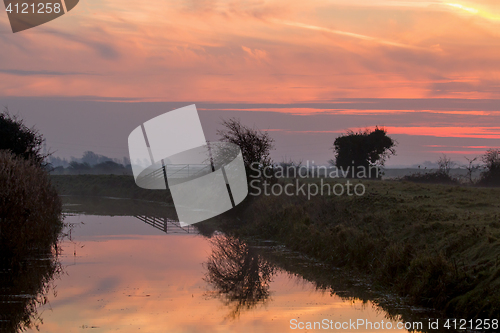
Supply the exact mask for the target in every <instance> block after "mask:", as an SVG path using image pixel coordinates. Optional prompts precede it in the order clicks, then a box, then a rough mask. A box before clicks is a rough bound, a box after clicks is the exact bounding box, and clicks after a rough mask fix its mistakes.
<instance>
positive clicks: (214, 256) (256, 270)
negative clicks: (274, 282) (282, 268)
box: [204, 235, 276, 318]
mask: <svg viewBox="0 0 500 333" xmlns="http://www.w3.org/2000/svg"><path fill="white" fill-rule="evenodd" d="M210 243H211V245H212V253H211V255H210V257H209V258H208V260H207V262H206V263H205V266H206V269H207V273H206V275H205V278H204V280H205V281H206V282H208V283H209V284H210V285H211V286H212V287H213V291H212V293H211V294H212V296H215V297H219V298H220V299H222V300H223V302H224V304H225V305H226V306H228V307H229V308H230V309H231V310H230V313H229V317H230V318H236V317H238V316H239V315H240V313H241V311H242V310H245V309H252V308H254V307H256V306H257V304H259V303H261V304H264V303H265V302H266V301H267V300H268V299H269V296H270V292H269V283H270V282H271V278H272V277H273V275H274V273H275V272H276V268H275V267H274V266H273V265H271V264H269V263H268V262H267V261H266V260H264V259H263V258H262V256H261V255H260V254H258V253H257V252H256V250H255V249H254V248H252V247H251V246H249V245H248V244H246V243H245V242H243V241H241V240H240V239H238V238H236V237H231V236H224V235H217V236H214V237H213V238H212V239H211V240H210Z"/></svg>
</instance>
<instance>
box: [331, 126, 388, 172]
mask: <svg viewBox="0 0 500 333" xmlns="http://www.w3.org/2000/svg"><path fill="white" fill-rule="evenodd" d="M395 146H396V141H394V140H393V139H392V138H390V137H389V136H387V131H386V130H385V129H384V128H379V127H375V129H374V130H373V131H370V130H368V129H366V130H364V131H358V132H354V131H351V130H350V131H348V132H347V134H345V135H342V136H340V137H338V138H337V139H335V142H334V144H333V149H334V151H335V165H336V166H337V167H338V168H342V169H347V168H348V167H353V166H354V167H356V168H357V167H365V168H366V169H368V168H369V167H370V166H383V165H384V163H385V160H386V159H387V158H389V157H390V156H391V155H395V154H396V150H395V148H394V147H395Z"/></svg>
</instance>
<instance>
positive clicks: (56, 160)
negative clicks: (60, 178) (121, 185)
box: [47, 151, 132, 175]
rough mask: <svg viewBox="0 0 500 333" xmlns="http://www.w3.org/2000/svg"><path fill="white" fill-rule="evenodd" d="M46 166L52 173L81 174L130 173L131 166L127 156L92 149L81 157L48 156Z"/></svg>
mask: <svg viewBox="0 0 500 333" xmlns="http://www.w3.org/2000/svg"><path fill="white" fill-rule="evenodd" d="M47 161H48V164H47V167H48V169H49V171H50V173H51V174H54V175H81V174H115V175H131V174H132V167H131V165H130V160H129V159H128V158H127V157H124V158H123V159H118V158H111V157H107V156H104V155H99V154H96V153H94V152H93V151H86V152H84V153H83V156H82V157H81V158H75V157H72V158H71V159H70V161H68V160H67V159H65V158H62V159H61V158H60V157H54V156H48V158H47Z"/></svg>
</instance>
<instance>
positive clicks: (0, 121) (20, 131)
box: [0, 109, 45, 166]
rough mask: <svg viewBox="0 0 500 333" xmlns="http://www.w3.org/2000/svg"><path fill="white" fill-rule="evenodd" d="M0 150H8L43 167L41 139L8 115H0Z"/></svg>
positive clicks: (19, 121)
mask: <svg viewBox="0 0 500 333" xmlns="http://www.w3.org/2000/svg"><path fill="white" fill-rule="evenodd" d="M0 133H2V135H0V150H3V149H7V150H10V151H11V152H12V153H13V154H14V155H16V156H19V157H21V158H23V159H25V160H30V161H32V163H34V164H37V165H40V166H43V165H44V159H45V156H44V155H43V154H42V153H41V151H42V143H43V141H44V140H43V137H42V135H41V134H39V133H38V131H37V130H36V129H34V128H28V127H27V126H26V125H25V124H24V123H23V121H22V119H19V118H17V117H16V116H12V115H10V114H9V112H8V110H7V109H5V111H3V112H1V113H0Z"/></svg>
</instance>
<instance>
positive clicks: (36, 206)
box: [0, 151, 63, 264]
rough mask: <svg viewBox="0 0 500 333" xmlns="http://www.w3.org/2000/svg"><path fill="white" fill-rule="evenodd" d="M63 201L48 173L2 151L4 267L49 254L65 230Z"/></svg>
mask: <svg viewBox="0 0 500 333" xmlns="http://www.w3.org/2000/svg"><path fill="white" fill-rule="evenodd" d="M62 227H63V222H62V218H61V201H60V199H59V197H58V195H57V192H56V190H55V189H54V188H53V187H52V185H51V184H50V181H49V177H48V175H47V173H46V171H45V170H43V169H42V168H40V167H39V166H38V165H36V164H35V163H33V162H30V161H27V160H24V159H20V158H16V157H14V155H12V154H11V153H9V152H8V151H0V250H1V254H2V256H1V258H0V260H1V261H2V263H3V264H8V263H9V262H11V263H13V262H21V261H22V259H23V258H25V257H26V256H29V255H30V254H31V253H35V252H36V253H38V252H39V251H49V250H50V249H51V248H52V247H54V246H55V245H56V243H57V240H58V235H59V233H60V231H61V230H62Z"/></svg>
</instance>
